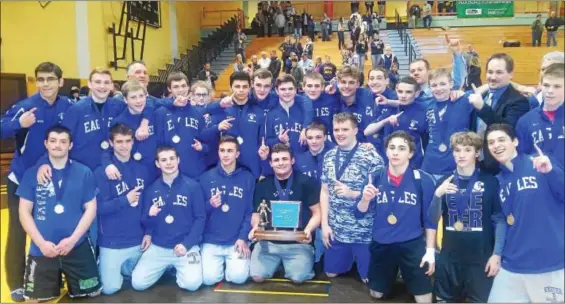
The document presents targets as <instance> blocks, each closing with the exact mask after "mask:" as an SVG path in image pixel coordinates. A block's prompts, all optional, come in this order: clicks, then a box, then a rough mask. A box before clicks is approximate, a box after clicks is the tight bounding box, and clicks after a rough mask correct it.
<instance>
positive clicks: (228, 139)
mask: <svg viewBox="0 0 565 304" xmlns="http://www.w3.org/2000/svg"><path fill="white" fill-rule="evenodd" d="M224 143H232V144H235V149H236V150H237V151H239V142H238V141H237V139H236V138H235V137H233V136H231V135H224V136H222V137H220V142H219V143H218V148H219V147H220V146H221V145H222V144H224Z"/></svg>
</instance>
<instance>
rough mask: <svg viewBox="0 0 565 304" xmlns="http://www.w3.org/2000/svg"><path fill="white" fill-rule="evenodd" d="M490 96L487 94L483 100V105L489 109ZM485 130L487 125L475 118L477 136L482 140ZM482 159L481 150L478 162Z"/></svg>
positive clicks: (490, 94)
mask: <svg viewBox="0 0 565 304" xmlns="http://www.w3.org/2000/svg"><path fill="white" fill-rule="evenodd" d="M492 95H493V94H492V93H489V94H488V97H487V99H486V100H485V104H487V105H488V106H489V107H490V106H491V104H492ZM486 130H487V124H486V123H485V122H484V121H483V120H482V119H480V118H477V134H479V136H480V137H481V138H483V139H484V137H485V132H486ZM484 158H485V156H484V153H483V150H481V153H480V155H479V160H483V159H484Z"/></svg>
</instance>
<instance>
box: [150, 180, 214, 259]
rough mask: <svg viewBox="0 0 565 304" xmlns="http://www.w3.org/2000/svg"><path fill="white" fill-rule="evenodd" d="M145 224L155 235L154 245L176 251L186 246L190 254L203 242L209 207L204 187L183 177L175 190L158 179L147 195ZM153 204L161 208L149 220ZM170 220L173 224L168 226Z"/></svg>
mask: <svg viewBox="0 0 565 304" xmlns="http://www.w3.org/2000/svg"><path fill="white" fill-rule="evenodd" d="M142 197H143V213H142V216H141V220H142V223H143V225H144V226H145V227H146V232H147V234H149V235H151V242H153V243H154V244H155V245H157V246H159V247H163V248H168V249H173V248H175V246H176V245H178V244H183V245H184V247H185V248H186V250H190V248H192V246H194V245H200V243H201V242H202V232H203V231H204V224H205V222H206V207H205V202H204V195H203V193H202V188H201V187H200V184H198V182H196V181H195V180H193V179H191V178H189V177H186V176H184V175H182V174H180V173H179V175H178V176H177V177H176V178H175V179H174V180H173V182H172V184H171V186H169V185H167V184H166V183H165V182H164V181H163V178H162V177H160V178H159V179H157V180H156V181H155V182H153V184H151V186H149V187H148V188H147V189H146V190H145V191H143V195H142ZM153 204H157V205H158V206H160V208H161V211H160V212H159V213H158V214H157V215H156V216H149V209H150V208H151V206H152V205H153ZM167 219H171V220H172V221H169V222H167Z"/></svg>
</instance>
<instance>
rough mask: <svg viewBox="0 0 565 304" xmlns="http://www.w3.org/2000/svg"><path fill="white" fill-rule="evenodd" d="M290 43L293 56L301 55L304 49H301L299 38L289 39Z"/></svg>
mask: <svg viewBox="0 0 565 304" xmlns="http://www.w3.org/2000/svg"><path fill="white" fill-rule="evenodd" d="M290 43H291V44H292V49H291V51H292V52H294V53H295V55H299V54H300V55H301V54H302V52H303V51H304V49H303V48H302V43H300V37H298V38H291V39H290Z"/></svg>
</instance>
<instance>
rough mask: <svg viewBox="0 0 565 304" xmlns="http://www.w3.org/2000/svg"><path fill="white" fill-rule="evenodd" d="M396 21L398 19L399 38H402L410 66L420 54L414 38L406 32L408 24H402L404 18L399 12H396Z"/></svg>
mask: <svg viewBox="0 0 565 304" xmlns="http://www.w3.org/2000/svg"><path fill="white" fill-rule="evenodd" d="M394 15H395V19H396V30H397V32H398V36H399V37H400V42H402V45H403V46H404V54H406V56H408V64H410V63H412V61H414V60H416V59H417V58H418V53H417V52H416V48H415V47H414V42H413V41H412V37H411V36H410V34H409V33H408V31H407V30H406V24H405V23H404V22H402V18H401V17H400V14H399V13H398V10H395V12H394Z"/></svg>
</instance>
